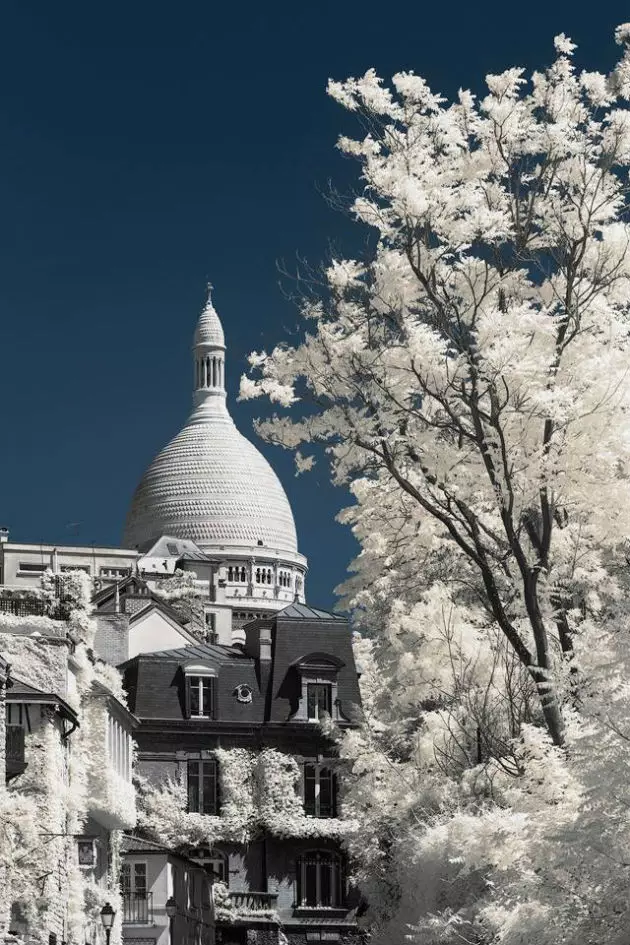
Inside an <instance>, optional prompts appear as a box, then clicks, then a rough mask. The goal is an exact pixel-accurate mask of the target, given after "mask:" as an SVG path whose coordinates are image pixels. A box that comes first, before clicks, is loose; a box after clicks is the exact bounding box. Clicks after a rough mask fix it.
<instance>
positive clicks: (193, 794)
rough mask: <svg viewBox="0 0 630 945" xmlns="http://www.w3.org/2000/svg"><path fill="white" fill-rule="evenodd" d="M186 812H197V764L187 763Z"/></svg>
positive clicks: (193, 762) (194, 762)
mask: <svg viewBox="0 0 630 945" xmlns="http://www.w3.org/2000/svg"><path fill="white" fill-rule="evenodd" d="M188 810H189V811H190V812H191V813H198V812H199V762H198V761H189V762H188Z"/></svg>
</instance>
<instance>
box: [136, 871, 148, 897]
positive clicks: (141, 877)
mask: <svg viewBox="0 0 630 945" xmlns="http://www.w3.org/2000/svg"><path fill="white" fill-rule="evenodd" d="M134 873H135V891H136V895H139V896H146V894H147V864H146V863H135V864H134Z"/></svg>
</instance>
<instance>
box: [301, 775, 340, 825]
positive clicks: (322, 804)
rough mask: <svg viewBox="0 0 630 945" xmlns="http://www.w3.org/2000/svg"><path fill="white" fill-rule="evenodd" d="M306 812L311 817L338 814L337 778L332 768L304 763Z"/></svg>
mask: <svg viewBox="0 0 630 945" xmlns="http://www.w3.org/2000/svg"><path fill="white" fill-rule="evenodd" d="M304 813H305V814H308V815H309V816H311V817H336V816H337V778H336V775H335V772H334V771H332V769H331V768H325V767H323V766H322V765H315V764H305V765H304Z"/></svg>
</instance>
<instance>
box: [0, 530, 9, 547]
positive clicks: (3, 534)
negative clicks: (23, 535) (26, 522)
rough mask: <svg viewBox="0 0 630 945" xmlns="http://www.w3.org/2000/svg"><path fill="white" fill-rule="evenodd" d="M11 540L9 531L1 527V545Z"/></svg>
mask: <svg viewBox="0 0 630 945" xmlns="http://www.w3.org/2000/svg"><path fill="white" fill-rule="evenodd" d="M8 540H9V529H8V528H5V527H4V526H2V527H0V544H4V543H5V542H6V541H8Z"/></svg>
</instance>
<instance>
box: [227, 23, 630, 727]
mask: <svg viewBox="0 0 630 945" xmlns="http://www.w3.org/2000/svg"><path fill="white" fill-rule="evenodd" d="M617 38H618V41H619V42H620V43H621V44H623V45H624V55H623V58H622V60H621V62H620V63H619V64H618V66H617V67H616V69H615V70H614V71H613V73H612V74H611V75H610V76H604V75H602V74H599V73H585V72H582V73H579V74H578V73H577V72H576V71H575V69H574V66H573V63H572V58H571V56H572V50H573V48H574V47H573V44H572V43H571V42H570V41H569V40H568V39H567V38H566V37H564V36H559V37H557V38H556V49H557V52H558V55H557V58H556V60H555V62H554V63H553V65H552V66H551V68H549V69H548V70H547V71H546V72H545V73H544V74H540V73H536V74H534V76H533V77H532V88H531V90H529V91H526V90H525V79H524V78H523V70H522V69H509V70H508V71H506V72H505V73H503V74H502V75H499V76H488V77H487V84H488V89H489V92H488V94H487V95H486V97H485V98H484V99H483V100H482V101H481V102H479V103H478V102H476V100H475V98H474V96H473V95H472V94H471V93H470V92H460V94H459V99H458V101H457V102H456V103H454V104H451V105H447V104H446V103H445V102H444V100H443V99H441V98H440V97H439V96H437V95H435V94H433V93H432V92H431V91H430V90H429V88H428V86H427V85H426V83H425V82H424V80H423V79H421V78H419V77H417V76H415V75H413V74H411V73H402V74H399V75H396V76H394V79H393V85H394V91H393V92H392V91H390V90H388V89H386V88H384V87H383V84H382V82H381V80H380V79H378V78H377V76H376V75H375V74H374V73H373V72H372V71H370V72H368V73H366V75H365V76H364V77H363V78H362V79H358V80H356V79H349V80H348V81H347V82H344V83H335V82H331V83H330V92H331V94H332V95H333V97H334V98H335V99H337V101H339V102H340V103H341V104H343V105H344V106H345V107H346V108H348V109H349V110H351V111H353V112H355V113H357V114H358V115H360V117H361V118H362V119H363V121H364V123H365V124H366V125H367V128H368V132H367V134H366V135H365V137H364V138H363V139H362V140H359V141H357V140H351V139H349V138H342V139H341V140H340V147H341V148H342V150H343V151H344V152H345V153H347V154H351V155H354V156H355V157H357V158H358V160H359V161H360V163H361V170H362V179H363V181H364V189H363V192H362V193H361V195H360V196H359V197H358V198H357V199H356V200H355V202H354V206H353V210H354V213H355V215H356V217H357V218H358V219H359V220H360V221H362V222H364V223H367V224H368V225H369V226H371V227H373V228H375V229H376V232H377V236H378V243H377V247H376V250H375V252H374V254H373V256H372V258H370V259H368V260H365V261H356V260H350V261H347V260H335V261H333V262H332V264H331V265H330V267H329V268H328V270H327V287H328V290H329V291H328V295H327V297H326V298H324V299H323V300H319V301H317V302H315V303H311V304H309V305H307V306H306V307H305V315H307V316H308V317H310V318H311V319H313V324H314V331H313V332H312V333H310V334H308V335H307V336H306V339H305V341H304V342H303V344H301V345H299V346H298V347H286V346H280V347H278V348H276V349H275V351H273V352H272V354H271V355H269V356H266V355H265V354H263V355H255V356H253V358H252V364H253V366H254V367H255V368H257V369H258V372H259V374H258V377H257V379H256V380H255V381H251V380H249V379H244V382H243V385H242V391H241V393H242V396H255V395H260V394H268V395H269V396H270V397H271V399H272V400H275V401H278V402H280V403H282V404H283V405H285V406H288V405H291V404H293V403H294V402H295V401H296V400H298V399H299V398H302V397H303V398H306V397H309V398H310V399H311V400H313V401H314V402H315V404H316V405H317V407H318V409H316V410H315V412H310V411H309V412H308V413H307V414H306V416H304V417H303V418H302V419H301V420H297V421H296V420H288V419H283V420H279V419H276V420H275V421H272V422H271V423H270V424H263V425H262V427H261V429H262V432H263V434H265V435H267V436H268V437H270V438H273V439H275V440H277V441H280V442H282V443H284V444H285V445H289V446H294V447H295V446H298V445H299V444H301V443H304V442H312V441H324V442H326V443H328V445H329V454H330V456H331V459H332V465H333V472H334V476H335V478H336V480H337V481H340V482H344V483H351V484H352V488H353V491H354V493H355V498H356V499H357V502H358V505H359V506H360V509H361V510H360V511H355V513H354V514H355V517H358V516H360V515H364V514H367V510H368V509H370V508H372V509H373V510H374V509H375V508H382V503H383V497H384V496H386V497H387V502H388V505H389V506H390V507H391V511H392V512H393V513H394V514H396V516H397V517H398V518H399V520H400V521H401V522H406V521H409V520H411V519H416V521H417V526H416V527H417V528H418V530H419V531H420V532H422V533H423V534H422V537H421V540H422V546H423V554H424V558H423V564H425V563H426V557H429V558H436V557H437V558H439V559H440V560H441V566H442V567H446V568H447V569H448V571H449V572H450V574H451V575H452V576H453V577H455V576H457V580H458V581H459V582H460V583H461V584H462V586H463V587H465V588H466V593H467V594H468V593H469V592H470V590H471V589H473V590H474V593H475V594H476V595H477V597H478V599H479V600H480V601H481V602H482V603H483V605H484V606H485V608H486V610H487V612H488V614H489V616H490V618H491V620H492V622H493V623H496V624H497V625H498V626H499V627H500V628H501V631H502V632H503V633H504V635H505V637H506V639H507V640H508V641H509V643H510V645H511V647H512V648H513V650H514V652H515V653H516V654H517V655H518V657H519V659H520V660H521V662H522V664H523V665H524V666H526V667H527V669H528V671H529V672H530V673H531V675H532V678H533V680H534V682H535V684H536V686H537V688H538V692H539V696H540V701H541V706H542V711H543V713H544V717H545V722H546V725H547V727H548V730H549V732H550V735H551V737H552V739H553V741H554V742H555V743H556V744H561V743H562V740H563V721H562V713H561V706H560V703H559V698H558V680H557V678H556V676H557V671H558V669H557V667H558V666H559V660H558V659H557V654H558V653H564V654H566V655H570V654H571V651H572V636H573V634H574V633H575V632H576V630H577V625H578V624H579V618H580V612H581V609H582V608H583V607H584V604H585V601H586V599H587V598H588V597H589V595H592V594H595V593H596V591H597V588H598V586H599V584H600V572H601V569H602V554H604V552H605V551H608V550H609V549H614V548H615V547H616V546H617V544H618V543H619V542H620V541H622V540H624V539H625V537H626V536H627V535H628V534H630V528H629V526H630V502H629V501H628V499H629V497H630V479H629V478H628V459H629V447H630V438H629V436H628V433H629V427H628V422H627V419H626V418H627V410H628V405H629V403H630V375H629V374H628V345H627V335H628V296H629V290H630V281H629V276H630V254H629V253H628V241H629V237H630V230H629V228H628V226H627V224H626V223H625V222H624V221H625V213H626V206H627V187H626V175H627V168H628V166H629V164H630V113H629V112H628V111H627V109H626V107H625V103H626V97H627V96H629V95H630V53H629V52H628V50H627V49H626V46H625V43H626V41H627V40H629V39H630V27H621V28H619V30H618V31H617ZM302 462H303V460H302ZM414 506H415V507H416V508H415V509H414ZM372 514H373V512H372ZM419 563H420V562H419Z"/></svg>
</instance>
